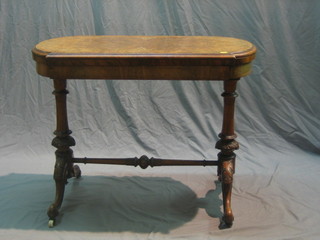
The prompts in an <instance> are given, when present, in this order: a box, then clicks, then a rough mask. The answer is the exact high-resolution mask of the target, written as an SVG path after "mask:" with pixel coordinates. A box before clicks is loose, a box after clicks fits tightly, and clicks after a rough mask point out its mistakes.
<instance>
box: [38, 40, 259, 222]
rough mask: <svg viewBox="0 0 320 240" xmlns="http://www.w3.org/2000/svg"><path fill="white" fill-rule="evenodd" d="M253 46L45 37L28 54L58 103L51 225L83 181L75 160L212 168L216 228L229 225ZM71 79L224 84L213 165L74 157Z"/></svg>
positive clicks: (230, 42)
mask: <svg viewBox="0 0 320 240" xmlns="http://www.w3.org/2000/svg"><path fill="white" fill-rule="evenodd" d="M255 54H256V47H255V46H254V45H253V44H252V43H250V42H248V41H245V40H241V39H236V38H230V37H218V36H70V37H60V38H53V39H49V40H45V41H42V42H40V43H39V44H37V45H36V46H35V47H34V48H33V50H32V55H33V59H34V60H35V62H36V70H37V73H38V74H40V75H42V76H45V77H48V78H51V79H52V80H53V85H54V91H53V94H54V95H55V100H56V131H55V132H54V134H55V137H54V139H53V140H52V145H53V146H54V147H55V148H57V150H56V152H55V155H56V163H55V168H54V180H55V183H56V194H55V200H54V202H53V203H52V204H51V205H50V207H49V209H48V212H47V213H48V216H49V224H48V225H49V227H53V226H54V224H55V220H56V217H57V216H58V214H59V209H60V207H61V204H62V201H63V195H64V190H65V184H66V182H67V179H68V178H70V177H80V175H81V171H80V168H79V167H78V165H74V164H75V163H95V164H123V165H132V166H140V167H141V168H143V169H145V168H147V167H148V166H150V167H154V166H165V165H171V166H197V165H201V166H217V169H218V171H217V172H218V177H219V180H220V181H221V184H222V198H223V211H224V214H223V217H222V219H221V224H220V226H221V228H228V227H231V226H232V224H233V220H234V216H233V213H232V209H231V192H232V183H233V175H234V172H235V159H236V155H235V153H234V150H237V149H238V148H239V144H238V142H237V141H236V140H235V139H236V137H237V136H236V134H235V130H234V110H235V98H236V97H237V93H236V85H237V82H238V81H239V79H240V78H241V77H244V76H246V75H248V74H249V73H250V72H251V66H252V61H253V60H254V58H255ZM68 79H76V80H81V79H86V80H99V79H100V80H119V81H121V80H150V81H152V80H172V81H179V80H192V81H223V85H224V92H223V93H222V97H223V101H224V108H223V122H222V130H221V133H220V134H219V140H218V142H217V143H216V146H215V147H216V148H217V149H219V151H220V152H219V153H218V157H217V160H190V159H189V160H182V159H160V158H148V157H147V156H145V155H143V156H142V157H140V158H137V157H134V158H75V157H74V156H73V151H72V149H71V147H72V146H75V140H74V138H73V137H72V136H71V131H70V129H69V126H68V117H67V101H66V100H67V99H66V96H67V94H68V91H67V89H66V86H67V80H68Z"/></svg>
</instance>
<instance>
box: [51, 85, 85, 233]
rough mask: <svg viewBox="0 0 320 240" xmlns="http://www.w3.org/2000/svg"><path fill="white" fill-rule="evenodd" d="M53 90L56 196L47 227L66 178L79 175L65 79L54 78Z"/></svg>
mask: <svg viewBox="0 0 320 240" xmlns="http://www.w3.org/2000/svg"><path fill="white" fill-rule="evenodd" d="M53 81H54V89H55V90H54V91H53V94H54V95H55V100H56V116H57V129H56V131H55V132H54V134H55V135H56V137H55V138H54V139H53V140H52V145H53V146H54V147H56V148H57V150H56V152H55V155H56V163H55V167H54V175H53V178H54V180H55V183H56V196H55V201H54V202H53V203H52V204H51V205H50V207H49V209H48V212H47V213H48V216H49V227H53V225H54V222H55V218H56V216H58V214H59V208H60V206H61V204H62V201H63V195H64V188H65V184H66V183H67V178H70V177H73V176H76V177H79V176H80V170H79V169H78V167H76V168H75V169H76V170H77V171H75V170H74V167H73V163H72V161H71V160H72V157H73V151H72V150H71V149H70V147H71V146H74V145H75V140H74V139H73V138H72V137H71V136H70V134H71V131H70V130H69V126H68V117H67V103H66V98H67V94H68V91H67V90H66V80H65V79H55V80H53Z"/></svg>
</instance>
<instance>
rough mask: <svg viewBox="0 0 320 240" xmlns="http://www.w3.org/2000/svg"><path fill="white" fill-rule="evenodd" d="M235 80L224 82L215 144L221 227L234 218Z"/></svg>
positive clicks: (231, 221) (229, 224)
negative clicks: (222, 106)
mask: <svg viewBox="0 0 320 240" xmlns="http://www.w3.org/2000/svg"><path fill="white" fill-rule="evenodd" d="M237 80H238V79H236V80H228V81H224V92H223V93H222V96H223V98H224V111H223V124H222V131H221V133H220V134H219V138H220V140H219V141H218V142H217V144H216V148H217V149H220V153H219V154H218V176H219V180H220V181H221V182H222V197H223V210H224V215H223V219H222V220H223V221H222V225H221V227H231V226H232V223H233V220H234V217H233V213H232V209H231V192H232V182H233V174H234V171H235V159H236V154H235V153H234V152H233V151H234V150H236V149H238V148H239V144H238V142H237V141H236V140H235V138H236V137H237V135H236V134H235V133H234V105H235V98H236V97H237V94H236V92H235V90H236V84H237Z"/></svg>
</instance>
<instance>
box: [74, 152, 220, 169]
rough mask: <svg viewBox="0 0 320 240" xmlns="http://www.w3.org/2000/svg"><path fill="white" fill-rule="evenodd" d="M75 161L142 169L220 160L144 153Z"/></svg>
mask: <svg viewBox="0 0 320 240" xmlns="http://www.w3.org/2000/svg"><path fill="white" fill-rule="evenodd" d="M72 162H73V163H84V164H87V163H94V164H117V165H118V164H120V165H131V166H135V167H137V166H140V167H141V168H142V169H146V168H147V167H149V166H150V167H156V166H204V167H205V166H217V165H218V161H214V160H182V159H160V158H148V157H147V156H145V155H143V156H141V157H140V158H137V157H135V158H73V159H72Z"/></svg>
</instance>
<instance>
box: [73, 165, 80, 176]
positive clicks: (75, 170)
mask: <svg viewBox="0 0 320 240" xmlns="http://www.w3.org/2000/svg"><path fill="white" fill-rule="evenodd" d="M73 177H75V178H80V177H81V170H80V167H79V166H78V165H74V166H73Z"/></svg>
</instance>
